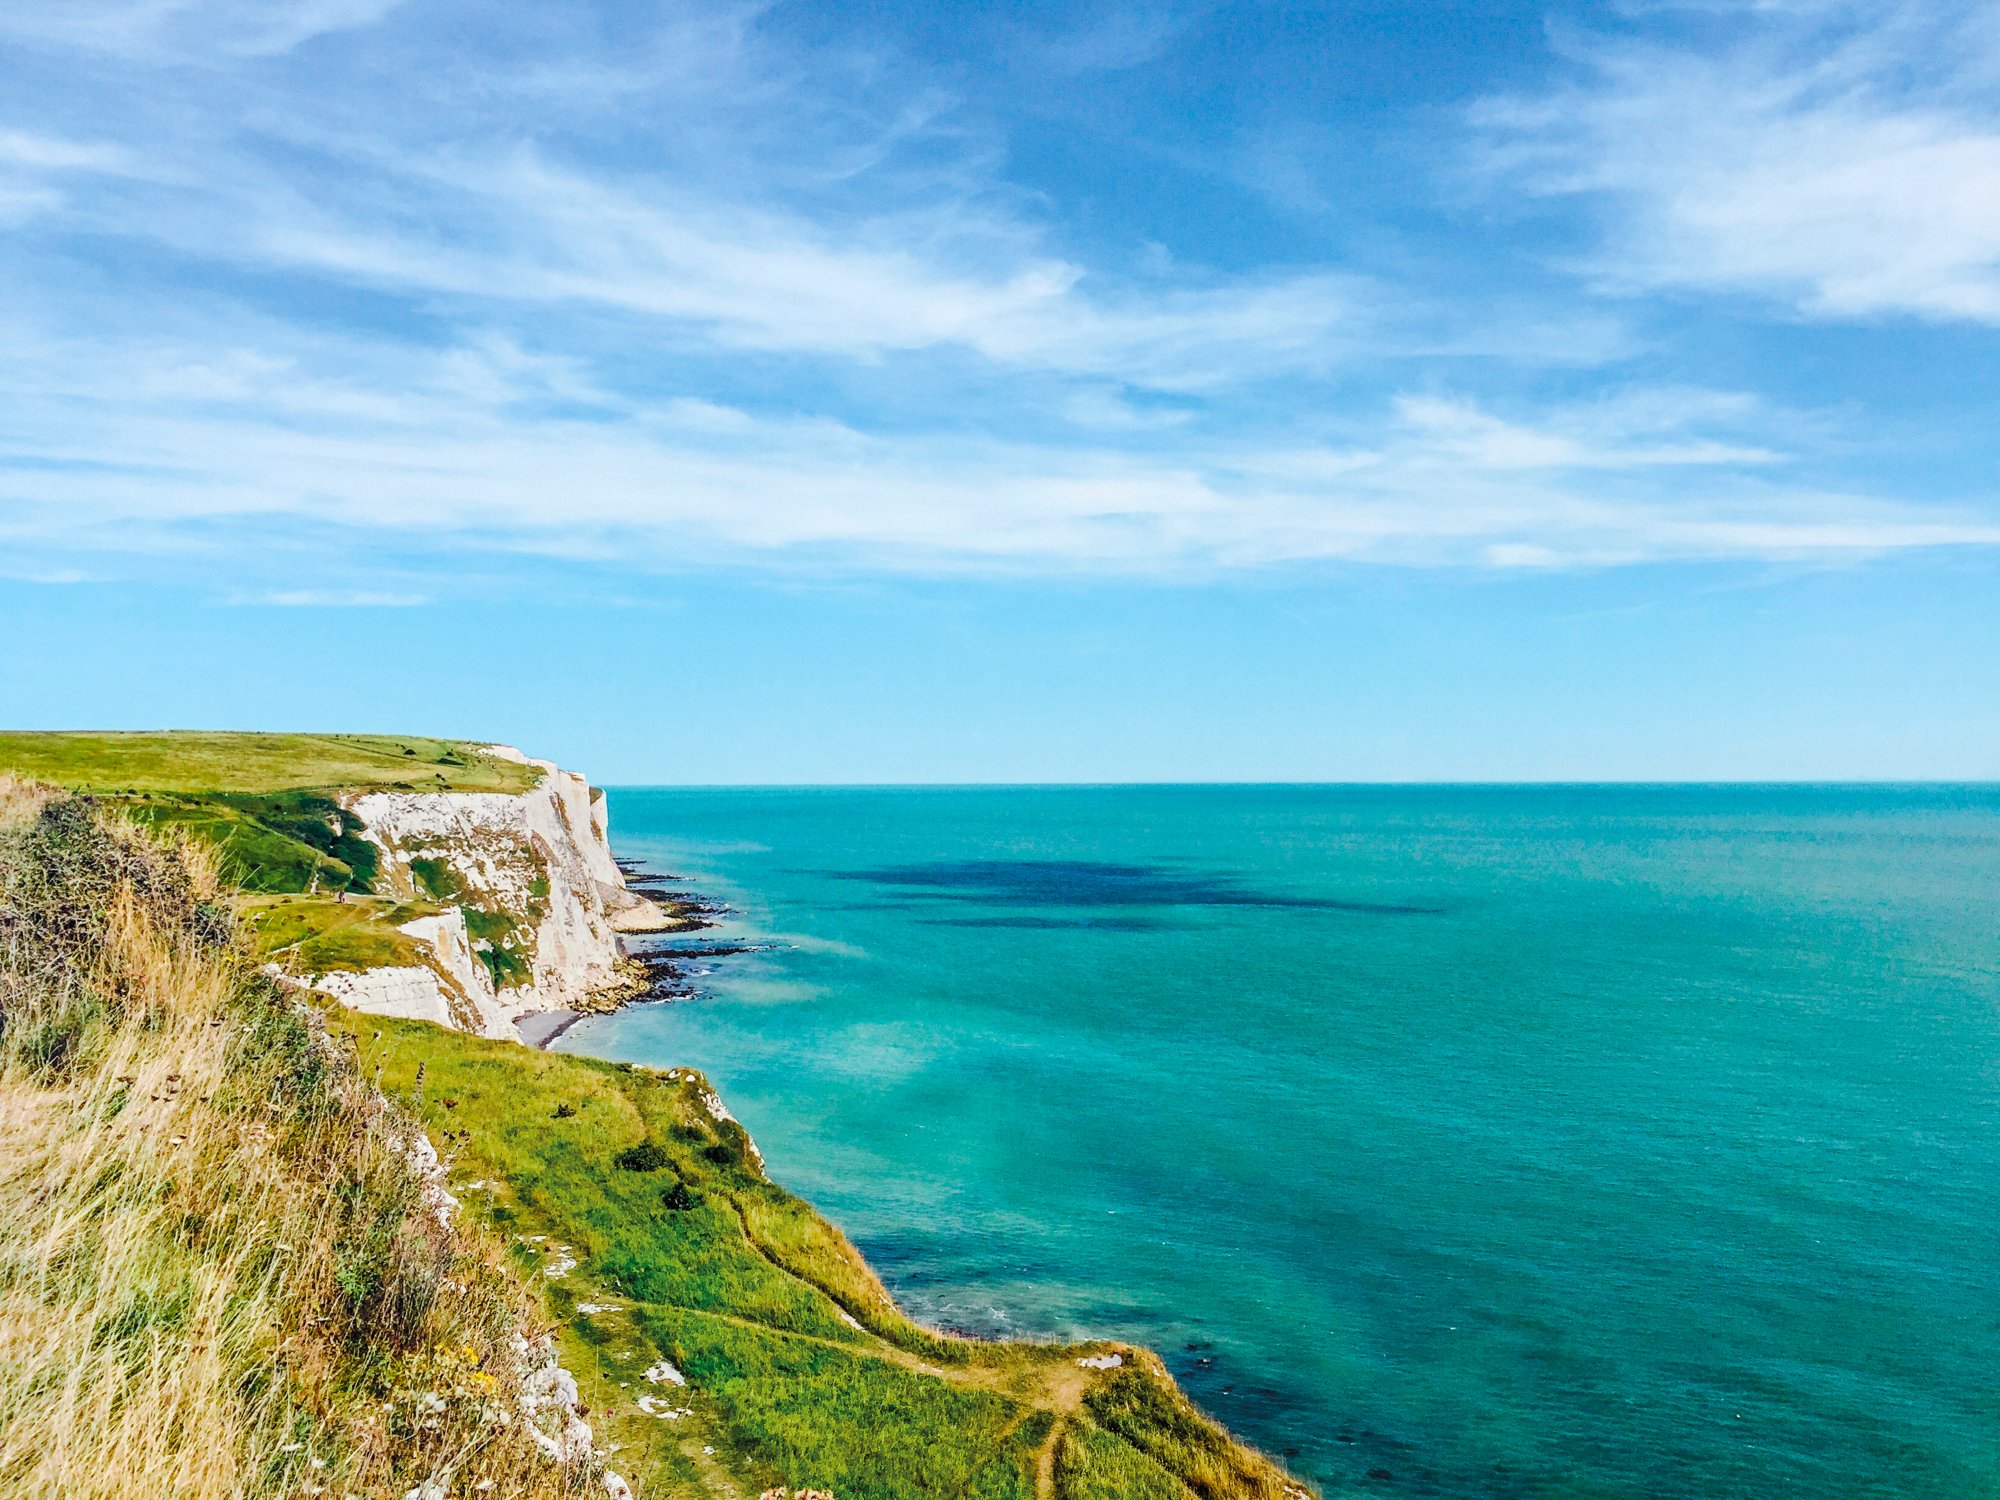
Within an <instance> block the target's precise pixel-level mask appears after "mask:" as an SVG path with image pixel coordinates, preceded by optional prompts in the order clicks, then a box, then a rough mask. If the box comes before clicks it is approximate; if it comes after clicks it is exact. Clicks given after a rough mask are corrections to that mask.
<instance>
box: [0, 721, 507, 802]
mask: <svg viewBox="0 0 2000 1500" xmlns="http://www.w3.org/2000/svg"><path fill="white" fill-rule="evenodd" d="M0 771H12V772H14V773H15V774H16V775H18V776H22V777H26V778H31V779H34V780H38V781H48V782H53V783H55V784H56V785H58V786H65V787H71V788H74V789H76V790H78V791H88V792H99V793H116V792H127V791H133V792H203V793H218V792H230V793H270V792H288V791H300V790H311V789H322V790H323V789H326V788H330V787H350V788H377V789H382V788H391V787H397V786H408V787H414V788H416V789H419V790H423V791H454V792H522V791H526V790H527V789H528V788H529V787H531V786H533V785H534V784H535V782H536V780H537V779H538V778H539V776H540V773H539V772H538V771H536V770H535V769H534V768H533V767H530V766H523V765H518V764H516V763H514V762H512V761H505V760H499V759H497V758H495V757H493V756H490V755H488V754H486V753H485V752H484V751H483V750H482V749H481V748H480V747H479V746H477V745H474V744H470V743H468V742H466V741H464V740H439V739H430V738H427V737H424V736H421V735H382V734H234V733H217V732H210V731H204V730H172V731H161V732H144V733H67V732H65V733H41V732H32V731H22V730H7V731H0Z"/></svg>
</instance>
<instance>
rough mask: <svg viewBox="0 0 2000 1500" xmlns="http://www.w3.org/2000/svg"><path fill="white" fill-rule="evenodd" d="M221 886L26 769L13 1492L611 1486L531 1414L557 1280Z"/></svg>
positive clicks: (2, 1174) (8, 1123)
mask: <svg viewBox="0 0 2000 1500" xmlns="http://www.w3.org/2000/svg"><path fill="white" fill-rule="evenodd" d="M223 894H224V893H223V892H221V891H219V890H218V889H216V888H215V886H214V884H213V879H212V875H211V873H210V871H209V870H208V868H207V867H206V866H205V864H204V861H203V858H202V856H201V851H200V850H199V849H198V848H197V849H192V850H187V851H175V850H172V849H164V850H163V849H161V848H160V847H158V846H157V845H156V844H155V843H154V841H153V840H152V839H151V838H149V837H147V836H145V835H143V834H141V833H139V832H137V831H135V830H134V829H132V828H131V827H130V826H129V825H123V824H121V823H120V822H118V821H117V820H116V819H114V818H110V817H107V816H106V815H105V814H104V813H103V811H102V810H101V808H99V807H97V806H94V805H92V804H90V803H88V802H85V801H83V800H81V799H63V798H59V797H51V796H50V795H49V794H47V793H45V792H41V791H37V790H35V789H32V788H23V787H21V786H19V785H18V784H16V783H12V782H9V781H8V780H7V779H6V778H4V777H0V1495H5V1496H7V1497H9V1500H58V1497H60V1500H112V1497H141V1496H144V1497H153V1496H159V1497H163V1500H164V1497H172V1500H280V1497H285V1500H292V1497H298V1500H305V1497H321V1496H326V1495H345V1496H354V1497H367V1500H403V1497H404V1496H406V1495H409V1494H412V1493H417V1492H419V1491H420V1490H421V1492H422V1493H424V1494H426V1495H430V1494H436V1495H443V1494H446V1493H450V1494H453V1495H460V1494H463V1495H468V1496H471V1495H487V1494H501V1495H509V1496H513V1495H518V1496H522V1497H525V1500H558V1497H570V1500H581V1497H583V1496H585V1495H590V1494H595V1495H597V1496H600V1497H601V1496H602V1495H603V1494H604V1490H603V1488H602V1486H601V1485H599V1484H597V1483H596V1482H595V1480H594V1479H593V1477H592V1475H591V1474H590V1472H589V1471H588V1468H587V1466H576V1465H572V1466H568V1467H563V1466H558V1465H556V1464H552V1463H549V1462H547V1461H546V1460H545V1459H544V1458H543V1457H542V1455H541V1453H540V1451H539V1450H538V1447H537V1444H536V1443H535V1442H534V1441H533V1439H532V1438H531V1436H530V1434H529V1433H528V1432H527V1431H526V1430H525V1429H524V1426H523V1422H522V1419H521V1417H520V1415H519V1413H520V1410H521V1407H520V1392H521V1384H520V1376H521V1374H522V1372H523V1370H524V1368H525V1367H526V1366H524V1363H523V1360H522V1358H521V1357H520V1355H519V1350H520V1349H521V1348H522V1347H523V1346H522V1345H521V1344H520V1343H519V1340H520V1339H522V1338H524V1337H531V1336H534V1335H536V1334H537V1332H538V1330H537V1326H536V1325H537V1322H538V1319H539V1316H540V1310H539V1305H538V1299H536V1298H535V1297H534V1296H533V1295H532V1294H531V1293H529V1292H528V1291H527V1290H526V1289H525V1288H524V1287H523V1285H522V1282H521V1278H520V1277H519V1275H518V1274H517V1273H516V1272H515V1271H514V1270H513V1269H512V1268H511V1267H510V1266H509V1265H508V1263H507V1261H506V1259H505V1254H504V1251H503V1250H502V1249H501V1247H500V1246H499V1245H498V1243H497V1242H495V1241H494V1240H492V1239H491V1238H489V1237H488V1236H487V1235H486V1234H484V1233H483V1232H482V1231H481V1230H480V1229H479V1228H478V1226H477V1225H472V1226H469V1227H466V1226H463V1225H462V1224H446V1223H444V1222H442V1221H441V1220H440V1218H439V1216H438V1214H437V1211H436V1208H435V1206H434V1204H433V1203H432V1202H429V1201H426V1197H425V1193H424V1190H423V1186H422V1183H421V1181H420V1179H419V1178H418V1177H416V1176H415V1175H414V1174H413V1173H412V1171H411V1167H410V1162H409V1156H408V1153H409V1150H410V1144H409V1143H410V1142H411V1140H412V1139H413V1133H412V1126H411V1124H410V1122H409V1120H408V1118H407V1117H406V1116H404V1115H402V1114H400V1113H399V1112H397V1111H395V1110H393V1109H389V1108H385V1107H384V1106H383V1102H382V1100H381V1096H380V1095H379V1093H378V1092H377V1091H376V1090H375V1088H374V1087H373V1086H372V1083H371V1082H370V1080H368V1079H367V1078H366V1077H365V1076H364V1075H363V1074H362V1073H361V1072H360V1070H359V1069H358V1068H357V1067H356V1066H355V1064H354V1062H353V1059H352V1056H351V1053H350V1051H349V1050H348V1049H347V1048H346V1047H345V1046H344V1045H342V1044H341V1042H340V1041H339V1040H337V1039H329V1038H327V1037H326V1036H324V1035H323V1034H322V1033H321V1032H320V1030H319V1029H318V1026H317V1023H316V1018H315V1016H314V1015H313V1013H311V1012H310V1011H306V1010H302V1009H301V1008H300V1006H299V1005H298V1003H297V1001H296V1000H295V999H294V998H292V997H290V996H288V995H287V994H285V993H284V992H283V991H281V990H280V989H279V988H278V987H277V986H275V985H273V984H271V983H270V982H269V981H268V980H266V979H264V978H263V977H262V976H261V975H260V974H259V973H258V972H257V971H256V969H255V968H254V967H253V966H252V965H251V964H250V963H249V962H247V961H246V959H245V957H244V955H243V954H242V952H241V950H240V949H239V948H237V946H236V945H235V943H234V941H233V938H232V932H231V927H230V920H229V915H228V912H227V910H226V908H225V907H224V906H223V905H222V904H221V900H220V898H221V897H222V895H223ZM499 1411H505V1412H507V1413H508V1414H509V1417H510V1420H508V1421H505V1422H496V1421H495V1420H493V1415H492V1414H493V1413H494V1412H499ZM425 1486H431V1487H432V1488H424V1487H425Z"/></svg>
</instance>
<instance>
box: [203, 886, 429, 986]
mask: <svg viewBox="0 0 2000 1500" xmlns="http://www.w3.org/2000/svg"><path fill="white" fill-rule="evenodd" d="M435 911H436V908H435V907H433V906H430V905H428V904H426V903H423V902H413V901H406V902H402V903H397V902H392V901H369V900H351V901H334V900H330V899H327V898H325V897H305V896H272V897H263V898H257V899H253V900H250V901H246V902H244V903H243V904H242V906H241V908H240V914H241V916H242V918H243V922H244V925H245V927H246V929H247V930H248V932H249V935H250V940H251V945H252V947H253V948H254V949H255V950H256V952H257V953H258V955H259V956H260V957H263V958H269V959H273V960H275V961H276V962H278V963H280V964H284V965H285V966H286V967H287V968H288V969H290V970H291V971H292V972H294V973H300V974H324V973H327V972H328V971H330V970H334V969H373V968H382V967H386V966H391V965H395V966H408V965H412V964H420V963H422V962H423V961H424V949H423V947H422V945H420V944H419V943H418V942H417V941H416V939H414V938H411V937H408V936H406V935H405V934H403V933H401V932H398V931H397V930H396V929H397V928H398V927H400V926H401V925H402V924H403V923H405V922H409V921H414V920H415V919H416V918H418V917H423V916H429V915H431V914H433V913H434V912H435Z"/></svg>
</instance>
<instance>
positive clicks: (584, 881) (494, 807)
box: [310, 745, 661, 1037]
mask: <svg viewBox="0 0 2000 1500" xmlns="http://www.w3.org/2000/svg"><path fill="white" fill-rule="evenodd" d="M488 753H490V754H493V755H497V756H500V757H502V758H503V759H508V760H513V761H517V762H519V763H521V764H523V765H528V766H532V767H533V768H535V769H536V770H537V771H539V772H540V773H541V774H540V779H539V780H538V781H537V783H536V784H535V786H534V787H532V788H531V789H529V790H528V791H525V792H522V793H519V794H517V795H508V794H506V793H501V792H368V793H364V794H359V795H356V796H354V797H353V798H351V799H346V805H347V806H348V807H349V809H350V810H351V811H353V812H354V813H355V814H356V816H358V817H359V818H360V819H361V822H362V824H363V825H364V833H365V836H366V837H367V838H368V839H370V840H371V841H373V842H374V843H375V844H376V845H377V846H378V847H379V848H380V849H381V851H382V855H381V869H380V874H379V875H378V877H377V880H376V888H377V890H378V891H379V892H380V893H382V894H384V895H395V896H399V897H403V898H406V899H413V900H430V901H436V902H440V903H444V910H443V911H442V912H441V913H440V914H439V915H436V916H426V917H421V918H419V919H417V920H416V921H413V922H409V923H406V924H404V926H403V927H402V928H401V931H402V932H403V933H404V934H405V935H406V936H408V937H411V938H414V939H416V940H417V942H418V943H419V944H420V945H422V947H423V948H424V949H425V950H426V962H425V963H424V964H423V965H421V966H414V965H412V966H400V967H394V968H380V969H369V970H364V971H361V972H359V973H332V974H325V975H321V976H319V977H318V978H316V979H313V980H311V981H310V983H311V985H312V987H313V988H315V989H318V990H321V991H323V992H325V993H327V994H330V995H333V996H335V997H336V998H338V999H339V1000H340V1001H342V1003H344V1004H347V1005H350V1006H352V1007H354V1008H355V1009H357V1010H365V1011H372V1012H376V1013H379V1014H384V1015H396V1016H409V1017H416V1018H420V1019H423V1020H428V1021H436V1022H438V1023H439V1024H440V1025H445V1026H453V1027H457V1028H458V1029H460V1030H464V1031H476V1032H480V1033H482V1034H484V1035H487V1036H495V1037H512V1036H514V1035H515V1032H514V1025H513V1023H514V1020H515V1018H516V1017H519V1016H523V1015H528V1014H531V1013H533V1012H536V1011H545V1010H559V1009H566V1008H573V1007H577V1006H579V1005H583V1004H586V1003H588V1002H589V1001H590V1000H591V998H592V997H593V996H596V995H600V994H602V993H603V992H605V991H606V990H608V989H612V988H613V987H615V986H617V985H619V984H621V983H622V982H624V979H625V976H624V975H623V974H622V973H621V971H620V964H619V960H620V958H621V956H622V955H621V951H620V948H619V944H618V934H619V933H620V932H631V931H643V930H646V929H648V928H650V927H657V926H659V925H661V918H660V916H659V912H658V908H657V907H655V906H654V905H653V904H652V903H651V902H649V901H646V900H644V899H643V898H642V897H639V896H636V895H634V894H633V893H632V892H631V891H629V890H627V889H626V887H625V878H624V875H623V874H622V873H621V872H620V871H619V868H618V864H617V861H616V860H614V859H613V858H612V856H611V844H610V840H609V838H608V837H607V819H606V813H605V806H604V798H603V794H602V793H601V792H597V791H595V790H593V789H592V787H591V785H590V783H589V782H588V781H586V780H585V779H584V778H583V777H581V776H579V775H577V774H576V773H575V772H573V771H564V770H562V769H560V768H558V767H557V766H556V765H555V764H554V763H553V762H550V761H544V760H530V759H528V758H527V757H526V756H524V755H522V754H521V752H520V751H518V750H515V749H513V748H512V747H511V746H505V745H495V746H491V747H489V751H488Z"/></svg>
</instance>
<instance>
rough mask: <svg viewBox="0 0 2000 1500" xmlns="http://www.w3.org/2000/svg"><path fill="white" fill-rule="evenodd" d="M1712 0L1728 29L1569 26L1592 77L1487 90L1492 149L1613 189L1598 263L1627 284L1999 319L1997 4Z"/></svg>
mask: <svg viewBox="0 0 2000 1500" xmlns="http://www.w3.org/2000/svg"><path fill="white" fill-rule="evenodd" d="M1711 8H1714V9H1719V10H1722V11H1724V12H1726V19H1725V21H1724V23H1723V24H1725V25H1726V27H1727V31H1726V35H1727V37H1728V40H1727V41H1726V42H1724V43H1723V44H1722V45H1721V46H1719V47H1718V46H1715V45H1713V43H1712V42H1705V43H1703V44H1699V45H1698V44H1696V43H1695V42H1693V41H1690V40H1677V41H1667V40H1658V39H1652V38H1644V39H1638V40H1634V39H1630V38H1622V39H1611V38H1606V37H1587V38H1576V39H1573V40H1572V43H1571V50H1572V52H1573V54H1574V57H1575V60H1576V62H1577V63H1578V64H1579V66H1580V68H1581V70H1582V72H1583V74H1584V77H1583V80H1582V81H1581V82H1579V83H1577V84H1575V85H1573V86H1571V87H1568V88H1565V89H1562V90H1561V91H1559V92H1557V93H1554V94H1549V95H1544V96H1540V97H1531V98H1530V97H1513V98H1505V99H1494V100H1489V101H1488V102H1486V103H1485V104H1483V105H1482V106H1481V107H1480V108H1479V110H1478V111H1477V114H1476V119H1477V122H1478V123H1479V125H1480V126H1481V127H1483V128H1484V129H1485V130H1486V131H1487V132H1488V134H1489V139H1490V142H1491V147H1492V154H1491V157H1490V158H1489V160H1490V161H1492V162H1494V163H1496V164H1498V165H1499V166H1501V167H1502V168H1504V169H1506V170H1507V173H1508V177H1509V180H1510V181H1513V182H1524V183H1526V184H1527V185H1528V186H1529V187H1530V188H1531V189H1533V190H1534V191H1537V192H1540V193H1543V194H1548V195H1587V196H1590V197H1594V198H1597V199H1599V200H1601V201H1602V202H1604V203H1605V205H1606V212H1607V223H1608V230H1609V243H1608V244H1607V246H1606V247H1605V250H1604V253H1603V254H1602V255H1601V256H1600V257H1598V258H1596V259H1595V260H1594V261H1593V262H1592V266H1591V268H1592V270H1594V271H1595V273H1596V274H1597V275H1598V276H1599V277H1600V278H1601V279H1602V280H1603V281H1605V282H1607V283H1610V284H1613V285H1619V286H1624V287H1626V288H1644V287H1657V286H1675V287H1693V288H1703V289H1721V290H1732V291H1747V292H1752V293H1759V294H1764V295H1768V296H1772V297H1776V298H1781V299H1784V300H1785V301H1788V302H1790V303H1792V304H1793V305H1795V306H1796V307H1797V308H1798V309H1800V310H1801V311H1803V312H1805V313H1807V314H1810V315H1815V316H1827V317H1857V316H1874V315H1882V314H1914V315H1917V316H1920V317H1926V318H1932V319H1941V320H1951V319H1968V320H1975V321H1979V322H1985V323H1994V322H2000V193H1996V192H1995V191H1994V188H1993V185H1994V184H1995V183H1996V182H2000V87H1996V85H2000V26H1996V24H1995V20H1994V13H1993V11H1992V9H1991V7H1990V6H1986V5H1965V4H1958V3H1944V4H1939V3H1935V0H1927V3H1924V4H1921V5H1910V4H1888V5H1852V4H1836V3H1815V4H1795V5H1758V4H1750V3H1740V4H1727V5H1719V6H1716V7H1711ZM1654 9H1655V10H1660V9H1667V8H1665V7H1659V8H1654ZM1641 13H1643V12H1641ZM1713 35H1714V31H1713V29H1711V30H1709V31H1707V32H1705V33H1704V36H1707V37H1712V36H1713Z"/></svg>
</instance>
